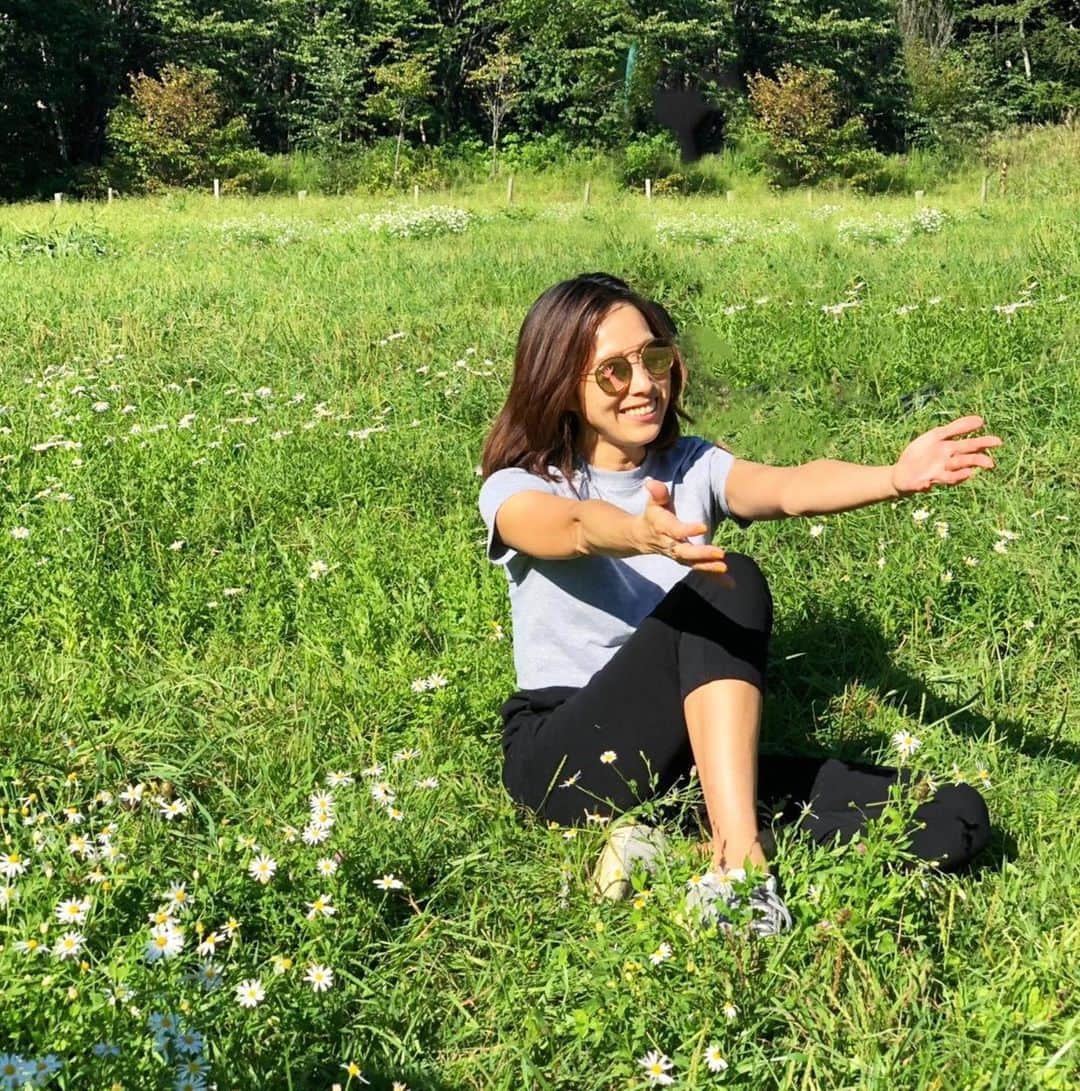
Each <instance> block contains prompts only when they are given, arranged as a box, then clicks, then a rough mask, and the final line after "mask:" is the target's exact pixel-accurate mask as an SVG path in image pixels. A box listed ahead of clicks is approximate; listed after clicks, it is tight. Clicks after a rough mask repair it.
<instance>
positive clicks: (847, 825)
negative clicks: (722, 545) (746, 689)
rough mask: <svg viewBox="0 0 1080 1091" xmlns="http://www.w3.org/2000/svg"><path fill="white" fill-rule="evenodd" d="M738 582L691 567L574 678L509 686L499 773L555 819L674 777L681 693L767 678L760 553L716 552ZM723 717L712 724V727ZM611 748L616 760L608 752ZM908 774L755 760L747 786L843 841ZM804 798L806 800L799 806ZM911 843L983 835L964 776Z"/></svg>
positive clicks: (923, 845)
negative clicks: (588, 671)
mask: <svg viewBox="0 0 1080 1091" xmlns="http://www.w3.org/2000/svg"><path fill="white" fill-rule="evenodd" d="M727 563H728V566H729V571H730V572H731V575H732V576H733V578H734V580H735V585H736V586H735V590H733V591H729V590H727V589H725V588H724V587H723V586H721V584H720V583H719V582H718V581H717V580H716V579H715V578H714V577H712V576H709V575H707V574H703V573H698V572H690V573H688V574H687V576H686V577H685V578H684V579H682V580H681V581H680V582H679V583H677V584H676V585H675V586H674V587H673V588H672V589H671V590H670V591H669V592H668V593H667V595H665V597H664V598H663V599H662V600H661V602H660V603H659V604H658V605H657V606H656V608H655V609H654V610H653V611H652V613H651V614H649V616H648V617H646V618H645V620H644V621H643V622H642V623H641V625H640V626H639V627H638V629H637V631H636V632H635V633H634V634H633V635H632V636H631V637H630V638H629V639H628V640H627V641H626V643H625V644H623V646H622V647H621V648H620V649H619V650H618V651H617V652H616V653H615V655H614V656H612V658H611V659H610V660H609V661H608V663H607V664H605V666H604V667H603V668H601V669H600V670H599V671H597V672H596V674H595V675H594V676H593V677H592V678H591V679H590V680H589V682H588V684H587V685H585V686H583V687H581V688H575V687H567V686H552V687H548V688H546V689H534V690H519V691H518V692H517V693H515V694H514V695H513V696H512V697H511V698H510V699H509V700H508V701H507V702H506V703H505V704H504V705H503V707H502V717H503V724H504V730H503V754H504V763H503V783H504V784H505V786H506V789H507V791H508V792H509V793H510V796H511V797H512V798H513V799H514V800H515V801H516V802H518V803H520V804H522V805H523V806H525V807H527V808H529V809H530V810H533V811H535V812H536V813H538V814H539V815H540V816H541V817H543V818H546V819H548V820H551V821H555V822H557V823H559V824H560V825H564V826H571V825H579V824H581V823H583V822H584V821H585V820H586V816H587V814H600V815H604V816H611V815H614V814H618V813H621V812H623V811H626V810H629V809H630V808H632V807H634V806H636V805H637V804H638V803H640V802H642V801H643V800H645V799H649V798H655V797H657V796H659V795H662V794H664V793H665V792H666V791H668V790H669V789H670V788H672V787H674V786H675V785H677V784H679V783H681V782H685V780H686V778H687V777H688V774H689V771H690V766H691V765H692V764H693V755H692V753H691V749H690V740H689V736H688V734H687V729H686V720H685V716H684V712H683V701H684V699H685V698H686V696H687V695H688V694H689V693H691V692H692V691H693V690H695V689H697V688H698V687H699V686H701V685H704V684H705V683H707V682H711V681H714V680H716V679H721V678H741V679H744V680H746V681H748V682H751V683H752V684H754V685H756V686H758V687H759V688H762V689H763V688H764V681H765V662H766V657H767V653H768V643H769V635H770V633H771V630H772V596H771V595H770V593H769V586H768V583H767V582H766V580H765V577H764V575H763V574H762V572H761V570H760V569H759V568H758V566H757V564H756V563H755V562H754V561H753V560H752V559H751V558H750V557H747V556H745V555H743V554H740V553H729V554H728V555H727ZM718 729H720V728H718ZM609 751H610V752H613V753H614V755H615V758H614V760H611V761H605V760H602V756H607V757H609V758H610V754H608V753H607V752H609ZM908 776H909V774H908V773H907V771H906V770H904V771H901V770H897V769H892V768H888V767H884V766H874V765H867V764H865V763H855V762H843V761H839V760H837V759H835V758H808V757H780V756H770V755H766V754H763V755H761V756H760V758H759V767H758V796H759V798H760V799H761V800H763V801H767V802H769V803H770V804H771V805H772V806H777V805H779V804H780V803H781V802H783V804H784V819H785V820H794V819H795V818H798V817H800V816H801V822H800V828H801V829H803V830H805V831H807V832H808V833H809V834H810V836H812V837H813V838H814V839H815V840H816V841H819V842H824V841H828V840H831V839H832V838H834V837H836V836H837V835H839V837H840V838H841V839H842V840H845V841H847V840H849V839H850V838H851V837H852V836H853V835H854V834H855V833H856V832H857V831H858V830H860V829H862V828H864V827H865V825H866V822H867V821H868V820H870V819H872V818H874V817H876V816H877V815H878V814H880V812H881V810H882V808H883V806H884V804H885V802H886V801H887V799H888V793H889V787H890V785H892V784H894V783H896V781H897V780H902V781H904V782H906V781H907V779H908ZM804 804H805V805H806V806H807V807H808V810H806V809H805V808H804V806H803V805H804ZM914 818H915V823H914V825H913V827H912V829H911V831H910V848H911V851H912V852H914V853H915V854H916V855H918V856H920V857H921V858H923V859H925V860H935V861H938V862H939V863H940V865H941V866H942V867H943V868H945V869H956V868H959V867H962V866H963V865H964V864H966V863H967V862H968V861H969V860H970V859H971V858H972V857H973V856H974V855H975V854H976V853H977V852H978V851H979V850H980V849H981V848H982V847H983V846H984V845H985V844H986V842H987V840H988V839H989V834H990V822H989V815H988V814H987V810H986V804H985V803H984V801H983V799H982V796H980V795H979V793H978V792H977V791H976V790H975V789H974V788H972V787H971V786H970V785H966V784H960V785H947V786H943V787H940V788H938V789H937V791H936V792H935V794H934V796H933V798H932V799H929V800H927V801H925V802H923V803H922V804H920V805H919V807H918V808H917V809H916V811H915V815H914Z"/></svg>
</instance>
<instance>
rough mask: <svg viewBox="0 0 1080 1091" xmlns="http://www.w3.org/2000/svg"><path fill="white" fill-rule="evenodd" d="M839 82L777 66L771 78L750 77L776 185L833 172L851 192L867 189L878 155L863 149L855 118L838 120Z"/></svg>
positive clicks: (859, 124)
mask: <svg viewBox="0 0 1080 1091" xmlns="http://www.w3.org/2000/svg"><path fill="white" fill-rule="evenodd" d="M838 87H839V82H838V80H837V78H836V76H835V75H834V74H833V73H832V72H826V71H821V70H812V69H805V68H798V67H796V66H795V65H790V64H785V65H782V66H781V68H780V71H779V72H778V73H777V77H776V79H775V80H774V79H770V78H769V77H768V76H763V75H762V74H761V73H760V72H759V73H757V74H756V75H754V76H751V77H750V101H751V104H752V106H753V110H754V115H755V118H756V121H757V125H758V126H759V127H760V130H761V132H762V133H764V135H765V137H766V138H767V141H768V144H767V150H766V152H765V159H766V164H767V166H768V167H769V168H770V170H771V173H772V175H773V179H774V181H775V182H777V183H778V184H779V185H797V184H803V183H812V182H817V181H820V180H822V179H823V178H826V177H828V176H830V175H835V174H839V175H841V176H843V177H847V178H849V179H850V180H851V181H852V184H853V185H854V186H855V187H856V188H860V189H864V188H873V176H874V173H875V171H876V169H878V168H879V167H880V166H881V164H882V162H883V160H884V156H881V155H880V154H879V153H877V152H875V151H874V150H873V149H872V148H870V147H869V139H868V137H867V133H866V125H865V123H864V122H863V120H862V118H861V117H858V116H856V117H851V118H847V119H846V120H842V114H843V109H842V106H841V103H840V95H839V90H838Z"/></svg>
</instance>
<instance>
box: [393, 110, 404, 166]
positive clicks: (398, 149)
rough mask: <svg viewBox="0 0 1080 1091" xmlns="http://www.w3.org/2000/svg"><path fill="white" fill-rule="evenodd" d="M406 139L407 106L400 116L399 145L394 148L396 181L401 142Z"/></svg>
mask: <svg viewBox="0 0 1080 1091" xmlns="http://www.w3.org/2000/svg"><path fill="white" fill-rule="evenodd" d="M404 139H405V107H404V106H403V107H402V108H401V114H400V115H399V116H398V134H397V147H396V148H395V149H394V181H395V182H396V181H397V180H398V164H399V163H400V162H401V142H402V141H403V140H404Z"/></svg>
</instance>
